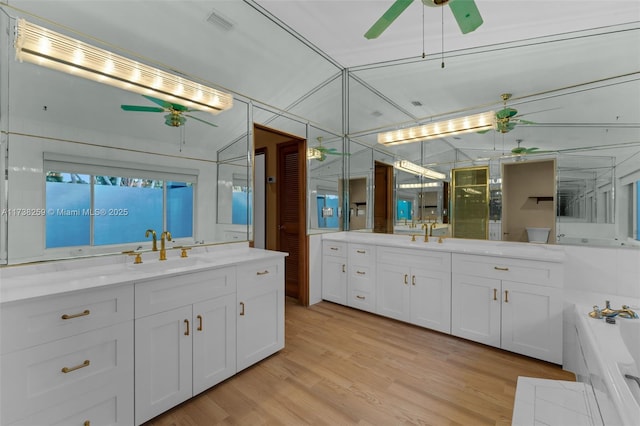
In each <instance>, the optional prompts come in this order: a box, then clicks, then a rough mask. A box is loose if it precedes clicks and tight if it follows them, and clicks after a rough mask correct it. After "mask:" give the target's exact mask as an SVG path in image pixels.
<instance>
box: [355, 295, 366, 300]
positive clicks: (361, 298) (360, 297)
mask: <svg viewBox="0 0 640 426" xmlns="http://www.w3.org/2000/svg"><path fill="white" fill-rule="evenodd" d="M356 298H357V299H360V300H364V299H366V297H364V296H356Z"/></svg>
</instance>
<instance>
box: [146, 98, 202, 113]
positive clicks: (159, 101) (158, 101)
mask: <svg viewBox="0 0 640 426" xmlns="http://www.w3.org/2000/svg"><path fill="white" fill-rule="evenodd" d="M142 96H144V97H145V98H147V99H149V100H150V101H151V102H153V103H154V104H158V105H160V106H161V107H164V108H166V109H175V110H176V111H191V110H190V109H189V108H187V107H186V106H184V105H180V104H174V103H172V102H167V101H164V100H162V99H158V98H154V97H153V96H147V95H142Z"/></svg>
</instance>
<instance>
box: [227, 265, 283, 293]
mask: <svg viewBox="0 0 640 426" xmlns="http://www.w3.org/2000/svg"><path fill="white" fill-rule="evenodd" d="M282 277H284V262H283V261H282V260H280V259H278V260H272V261H264V262H258V263H246V264H242V265H240V266H239V267H238V287H242V288H247V287H248V286H250V287H253V288H256V289H258V288H265V289H270V288H274V287H278V286H281V285H282V279H283V278H282Z"/></svg>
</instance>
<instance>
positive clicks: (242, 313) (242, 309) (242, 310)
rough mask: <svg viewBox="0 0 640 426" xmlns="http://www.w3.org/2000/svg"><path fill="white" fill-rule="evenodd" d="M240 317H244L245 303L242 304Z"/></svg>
mask: <svg viewBox="0 0 640 426" xmlns="http://www.w3.org/2000/svg"><path fill="white" fill-rule="evenodd" d="M240 316H244V302H240Z"/></svg>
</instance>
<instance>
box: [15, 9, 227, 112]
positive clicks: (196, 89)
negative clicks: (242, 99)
mask: <svg viewBox="0 0 640 426" xmlns="http://www.w3.org/2000/svg"><path fill="white" fill-rule="evenodd" d="M15 50H16V59H17V60H19V61H20V62H22V61H27V62H31V63H33V64H36V65H40V66H43V67H47V68H51V69H54V70H57V71H62V72H65V73H68V74H72V75H76V76H80V77H84V78H87V79H89V80H93V81H97V82H99V83H104V84H108V85H111V86H115V87H118V88H120V89H124V90H127V91H130V92H134V93H139V94H141V95H148V96H149V95H151V96H154V97H157V98H159V99H162V100H165V101H168V102H179V103H181V104H183V105H185V106H187V107H190V108H193V109H197V110H200V111H208V112H210V113H212V114H217V113H219V112H221V111H224V110H227V109H229V108H231V107H232V106H233V96H232V95H231V94H228V93H225V92H222V91H220V90H217V89H214V88H211V87H207V86H204V85H202V84H199V83H196V82H194V81H191V80H188V79H185V78H183V77H180V76H177V75H174V74H171V73H168V72H165V71H162V70H160V69H157V68H154V67H150V66H148V65H145V64H142V63H140V62H137V61H133V60H131V59H128V58H125V57H123V56H120V55H117V54H115V53H113V52H109V51H108V50H104V49H101V48H98V47H95V46H92V45H90V44H87V43H84V42H82V41H79V40H76V39H74V38H71V37H67V36H65V35H63V34H60V33H57V32H55V31H51V30H49V29H46V28H44V27H41V26H38V25H35V24H32V23H30V22H27V21H26V20H24V19H18V20H17V25H16V37H15Z"/></svg>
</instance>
